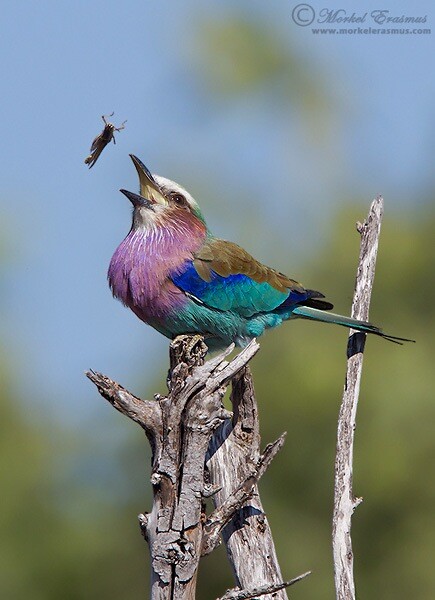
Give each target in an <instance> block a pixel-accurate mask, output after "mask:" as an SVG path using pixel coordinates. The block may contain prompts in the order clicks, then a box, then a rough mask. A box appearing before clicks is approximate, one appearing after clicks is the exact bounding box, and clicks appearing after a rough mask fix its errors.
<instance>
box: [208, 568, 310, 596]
mask: <svg viewBox="0 0 435 600" xmlns="http://www.w3.org/2000/svg"><path fill="white" fill-rule="evenodd" d="M308 575H311V571H307V572H306V573H302V575H298V577H294V578H293V579H290V581H282V582H281V583H275V584H269V585H261V586H259V587H256V588H251V589H250V590H239V589H237V588H235V589H232V590H228V591H227V592H226V594H224V595H223V596H221V597H220V598H218V600H248V599H249V598H254V596H255V597H257V596H264V595H265V594H275V593H276V592H279V591H280V590H282V589H284V588H287V587H290V586H291V585H294V584H295V583H297V582H298V581H301V579H305V577H308Z"/></svg>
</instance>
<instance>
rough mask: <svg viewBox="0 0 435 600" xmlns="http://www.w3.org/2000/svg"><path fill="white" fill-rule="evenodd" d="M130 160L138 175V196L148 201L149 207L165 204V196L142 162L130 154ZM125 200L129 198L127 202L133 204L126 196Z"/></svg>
mask: <svg viewBox="0 0 435 600" xmlns="http://www.w3.org/2000/svg"><path fill="white" fill-rule="evenodd" d="M130 158H131V160H132V161H133V164H134V166H135V167H136V171H137V174H138V175H139V185H140V196H141V197H142V198H143V199H146V200H148V203H149V204H150V205H152V204H163V205H165V204H167V203H168V201H167V200H166V197H165V195H164V194H163V193H162V191H161V189H160V187H159V185H158V184H157V182H156V180H155V179H154V177H153V176H152V175H151V173H150V171H149V170H148V169H147V168H146V166H145V165H144V164H143V162H142V161H141V160H139V159H138V158H137V156H134V154H130ZM121 191H122V190H121ZM123 193H125V192H123ZM129 193H130V192H129ZM126 195H127V194H126ZM133 195H136V194H133ZM127 198H129V200H131V201H132V202H133V200H132V199H131V197H130V196H127ZM133 204H134V202H133ZM142 204H143V203H142Z"/></svg>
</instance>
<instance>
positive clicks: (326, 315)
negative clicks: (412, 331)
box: [293, 305, 415, 345]
mask: <svg viewBox="0 0 435 600" xmlns="http://www.w3.org/2000/svg"><path fill="white" fill-rule="evenodd" d="M293 315H295V316H298V317H301V318H302V319H309V320H310V321H320V322H322V323H334V324H335V325H342V326H343V327H350V328H352V329H356V330H357V331H363V332H364V333H373V334H374V335H379V336H380V337H383V338H385V339H386V340H388V341H389V342H393V343H395V344H401V345H402V344H403V342H415V340H408V339H407V338H401V337H396V336H394V335H388V334H387V333H383V331H382V329H380V328H379V327H376V326H375V325H372V324H371V323H367V321H358V320H357V319H352V318H351V317H344V316H342V315H336V314H334V313H331V312H326V311H323V310H319V309H318V308H311V307H309V306H301V305H299V306H295V307H294V309H293Z"/></svg>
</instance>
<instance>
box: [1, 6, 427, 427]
mask: <svg viewBox="0 0 435 600" xmlns="http://www.w3.org/2000/svg"><path fill="white" fill-rule="evenodd" d="M295 4H296V3H290V2H285V1H282V0H269V1H268V2H264V1H262V2H260V1H258V0H249V1H248V0H240V1H239V2H238V3H237V5H238V7H239V8H238V14H242V15H243V14H244V15H246V18H247V19H248V18H254V19H258V20H260V21H262V22H264V23H265V24H267V25H268V27H271V28H274V29H275V30H276V32H277V35H280V36H282V38H283V39H288V43H289V48H291V49H293V51H294V52H297V53H298V55H299V56H300V57H301V61H302V62H303V63H304V64H305V63H306V64H310V65H311V66H312V67H313V68H315V69H317V71H318V72H319V73H321V76H322V80H323V81H324V82H325V85H326V86H327V88H328V90H329V93H330V96H331V103H332V105H333V116H332V121H331V122H332V128H331V129H330V131H329V133H328V135H327V137H326V138H325V140H324V142H323V144H322V147H321V148H319V147H318V145H317V146H316V145H315V144H313V141H312V139H311V138H312V136H313V131H312V130H310V129H309V128H306V127H305V126H304V122H303V120H302V119H301V118H300V116H299V115H298V113H297V111H295V107H294V106H289V115H288V116H289V123H288V125H287V124H286V126H285V127H283V126H282V118H283V115H282V112H279V111H278V112H277V110H276V107H274V106H273V105H270V103H268V102H267V101H266V100H267V98H268V90H264V94H262V93H259V94H255V95H253V96H252V97H249V98H246V97H245V98H242V99H239V100H237V101H234V102H228V101H219V100H218V99H216V98H213V94H211V93H210V92H209V91H207V88H206V87H205V84H204V82H203V79H202V77H201V74H200V73H199V68H198V61H197V60H196V59H195V52H198V51H199V50H198V45H197V41H196V40H197V37H198V35H197V34H198V28H199V27H200V26H201V22H202V20H203V19H220V18H223V16H225V14H226V13H231V11H232V7H234V2H232V3H231V2H222V1H220V2H217V1H213V2H209V3H207V5H206V4H205V3H204V2H199V1H191V0H185V2H183V3H179V2H175V1H172V2H160V3H157V2H155V1H154V2H144V1H143V0H142V1H126V2H123V3H120V2H111V1H108V2H98V1H94V2H84V1H77V2H74V3H72V2H71V3H67V2H54V1H43V0H42V1H39V2H30V1H22V2H8V1H4V2H3V3H2V18H1V23H0V33H1V36H0V44H1V46H2V47H1V52H0V69H1V75H2V76H1V80H0V88H1V89H0V97H1V104H2V107H3V119H2V127H1V135H2V145H1V160H0V176H1V186H0V211H1V212H0V214H1V222H2V232H3V238H4V242H3V247H4V253H5V256H6V265H5V270H6V272H5V277H4V284H3V294H2V300H3V317H4V320H5V331H4V333H3V334H2V339H3V340H4V342H5V348H6V352H7V354H8V355H9V356H10V357H11V364H14V362H15V360H14V359H16V360H18V359H20V360H21V361H22V362H21V365H22V367H21V368H22V372H21V373H19V378H18V380H17V387H18V389H19V390H20V391H21V393H22V394H23V398H24V399H26V398H27V399H28V400H33V398H30V396H29V394H30V391H31V390H32V389H34V388H35V387H36V389H37V390H38V394H37V396H39V400H38V403H42V404H46V405H48V406H49V407H50V408H52V409H53V410H54V412H55V414H56V415H58V416H59V417H60V418H65V419H67V418H68V419H71V418H72V419H77V420H79V421H82V420H83V421H86V420H88V419H92V418H94V417H95V416H97V415H98V411H99V410H101V409H100V405H99V404H98V402H92V401H89V399H90V398H91V397H92V396H94V395H95V392H94V390H93V389H92V388H91V387H90V385H89V383H88V382H87V381H86V380H85V378H84V377H83V375H82V373H83V371H84V370H85V369H87V368H89V367H92V368H95V369H98V370H101V371H103V372H105V373H107V374H109V375H110V376H112V377H113V378H115V379H118V380H119V381H120V382H122V383H124V384H125V385H129V386H132V387H134V383H135V382H136V383H137V382H138V375H139V374H140V375H141V378H142V380H146V379H150V378H153V377H155V376H156V370H158V369H163V366H162V365H164V363H165V360H166V350H167V341H166V340H165V339H164V338H162V337H161V336H159V334H157V333H156V332H154V331H152V330H151V329H149V328H147V327H146V326H144V325H143V324H141V323H140V322H139V321H138V320H137V319H136V318H135V317H134V316H133V315H132V314H130V313H129V312H128V311H127V310H126V309H124V308H123V307H122V306H121V305H120V304H119V303H117V302H115V301H114V300H113V299H112V298H111V295H110V292H109V290H108V287H107V284H106V270H107V265H108V263H109V260H110V257H111V254H112V253H113V251H114V249H115V247H116V245H117V244H118V243H119V242H120V241H121V239H122V238H123V236H124V235H125V234H126V233H127V231H128V228H129V225H130V208H129V206H128V203H127V201H126V200H125V198H124V197H123V196H122V195H121V194H120V193H119V191H118V190H119V188H121V187H125V188H127V189H133V190H134V189H135V188H136V186H137V182H136V179H135V172H134V169H133V168H132V165H131V163H130V161H129V159H128V153H130V152H133V153H135V154H137V155H138V156H139V157H141V158H142V159H143V160H144V162H145V163H146V164H147V165H148V166H149V167H150V168H151V170H153V171H154V172H158V173H160V174H162V175H165V176H167V177H170V178H172V179H175V180H178V181H179V182H180V183H182V184H184V185H185V186H186V187H188V188H189V190H190V191H191V192H192V193H193V195H194V196H196V197H197V200H199V201H200V203H201V204H202V205H204V208H205V212H206V215H208V216H209V221H210V224H211V225H212V227H213V229H214V231H216V232H217V233H218V234H219V235H221V236H224V237H228V238H230V239H233V240H234V241H239V242H241V243H243V244H245V245H246V246H248V248H249V249H250V250H251V251H256V254H257V256H258V257H259V258H261V259H263V260H265V261H269V262H270V261H275V263H274V264H276V261H281V264H276V266H277V267H279V268H282V269H283V268H287V270H288V265H289V264H293V263H294V264H295V268H294V272H293V273H290V275H292V274H296V273H297V275H298V276H301V277H303V274H301V273H299V272H298V270H297V269H298V267H297V263H298V262H299V263H300V262H301V261H302V257H303V256H304V254H306V253H307V250H305V249H304V246H303V243H304V240H307V239H310V238H311V237H316V238H317V237H320V238H321V237H322V231H323V229H324V223H325V221H327V220H328V219H329V218H330V216H331V214H333V210H334V206H335V204H336V203H337V202H338V201H340V202H342V201H343V199H344V198H348V200H349V203H351V202H352V201H354V200H360V199H361V198H365V199H367V203H368V202H369V201H370V199H371V198H372V197H373V196H374V195H375V194H377V193H378V192H382V193H383V194H384V195H385V197H386V203H387V204H386V206H387V210H395V209H403V208H405V207H407V208H411V210H415V211H417V210H418V208H419V206H420V205H421V203H422V201H423V198H422V196H421V191H422V190H424V189H426V188H427V186H428V184H429V183H433V144H434V142H433V134H434V131H435V123H434V111H433V106H434V104H435V75H434V72H435V69H434V64H433V63H434V58H433V57H434V55H435V52H434V39H435V9H434V8H433V5H431V4H430V3H429V2H417V3H414V4H413V5H410V4H409V3H403V2H401V3H397V2H396V3H393V2H383V3H382V7H380V6H379V5H378V4H377V3H374V2H369V3H364V6H362V5H361V3H346V8H347V10H348V12H350V11H351V10H353V9H352V8H351V6H352V5H354V7H355V10H357V11H362V10H368V11H371V10H374V9H376V8H390V9H391V11H392V12H394V13H395V14H412V15H413V14H415V15H424V14H426V15H427V16H428V25H427V26H429V27H432V29H433V30H434V31H433V33H432V35H426V36H392V37H391V36H390V37H373V36H353V37H352V36H327V37H324V36H315V35H313V34H312V33H311V32H310V31H309V28H301V27H297V26H296V25H295V24H294V23H293V22H292V20H291V11H292V8H293V7H294V5H295ZM312 6H313V7H314V8H315V9H316V10H318V9H319V8H321V6H323V4H322V5H321V4H320V3H312ZM331 6H332V5H331ZM336 7H337V8H340V6H339V5H337V6H336ZM234 60H237V57H234ZM112 111H115V116H114V117H113V122H114V123H115V124H118V123H120V122H122V121H124V120H125V119H128V122H127V124H126V129H125V130H124V131H122V132H120V133H119V134H118V135H117V138H116V139H117V145H116V146H111V147H109V148H107V149H106V150H105V152H104V153H103V155H102V157H101V158H100V160H99V162H98V163H97V164H96V166H95V167H94V168H93V169H91V170H88V169H87V168H86V167H85V165H84V164H83V160H84V158H85V156H86V155H87V153H88V149H89V145H90V142H91V141H92V138H93V137H94V136H95V135H96V134H97V133H98V132H99V131H100V130H101V120H100V116H101V114H103V113H105V114H108V113H110V112H112ZM329 144H330V147H331V148H333V149H334V151H333V153H331V152H329V151H328V150H329V149H328V145H329ZM265 174H266V176H265ZM207 186H212V187H213V190H212V191H211V192H210V194H207V193H206V194H205V195H204V196H206V197H204V200H203V201H202V202H201V197H199V196H198V194H199V193H200V192H201V193H204V190H205V189H207ZM265 197H267V203H265V202H264V198H265ZM212 199H213V200H214V201H213V202H212ZM216 200H217V202H216ZM242 213H243V214H242ZM233 215H236V216H234V217H233ZM253 231H257V232H261V233H264V234H265V235H258V236H256V237H257V238H258V239H257V240H256V241H255V242H254V241H253V235H252V232H253ZM319 232H320V233H319ZM271 237H273V240H274V244H277V245H278V244H279V245H280V247H278V246H276V247H273V246H274V244H271V243H270V239H271ZM280 257H281V258H280ZM291 257H293V258H291ZM162 384H163V382H162ZM32 396H33V394H32ZM38 405H39V404H38Z"/></svg>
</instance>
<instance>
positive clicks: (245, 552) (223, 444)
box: [207, 367, 287, 600]
mask: <svg viewBox="0 0 435 600" xmlns="http://www.w3.org/2000/svg"><path fill="white" fill-rule="evenodd" d="M231 401H232V404H233V411H234V417H233V419H232V421H229V420H228V421H225V423H223V425H221V427H220V428H219V429H218V430H217V431H216V433H215V434H214V436H213V437H212V440H211V443H210V448H209V460H208V462H207V465H208V468H209V472H210V482H211V484H212V485H213V486H216V487H218V488H220V490H219V491H218V492H217V493H216V494H215V495H214V496H213V501H214V503H215V506H217V507H221V506H222V505H223V503H225V501H226V499H227V498H228V495H229V494H231V493H232V491H233V490H234V489H235V488H236V487H237V483H238V482H239V481H240V480H241V479H243V478H244V477H245V476H246V474H247V473H249V471H250V469H252V465H255V464H258V460H259V457H260V428H259V421H258V408H257V402H256V399H255V393H254V385H253V381H252V377H251V373H250V371H249V368H248V367H245V368H244V369H242V370H241V371H240V372H239V373H238V374H237V375H236V377H234V378H233V389H232V394H231ZM283 441H284V436H281V438H279V439H278V440H277V442H275V444H276V443H278V444H280V445H282V443H283ZM222 533H223V539H224V543H225V545H226V548H227V554H228V557H229V560H230V562H231V566H232V568H233V572H234V576H235V579H236V582H237V586H238V587H239V588H241V589H245V588H253V587H257V586H261V585H264V584H274V583H277V582H279V581H282V575H281V571H280V568H279V564H278V559H277V556H276V552H275V547H274V544H273V539H272V533H271V530H270V527H269V523H268V521H267V517H266V514H265V512H264V510H263V506H262V504H261V500H260V495H259V493H258V488H257V486H254V489H253V493H252V496H251V498H250V500H249V502H245V503H244V504H243V506H242V507H241V508H240V509H239V510H238V511H237V512H236V513H235V514H234V516H233V517H232V519H231V521H230V522H229V523H228V525H227V526H226V527H225V529H224V530H223V532H222ZM273 597H274V598H276V599H277V600H285V599H286V598H287V594H286V591H285V589H279V590H277V591H275V593H274V596H273ZM265 598H267V600H271V598H272V596H271V595H268V596H265Z"/></svg>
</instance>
